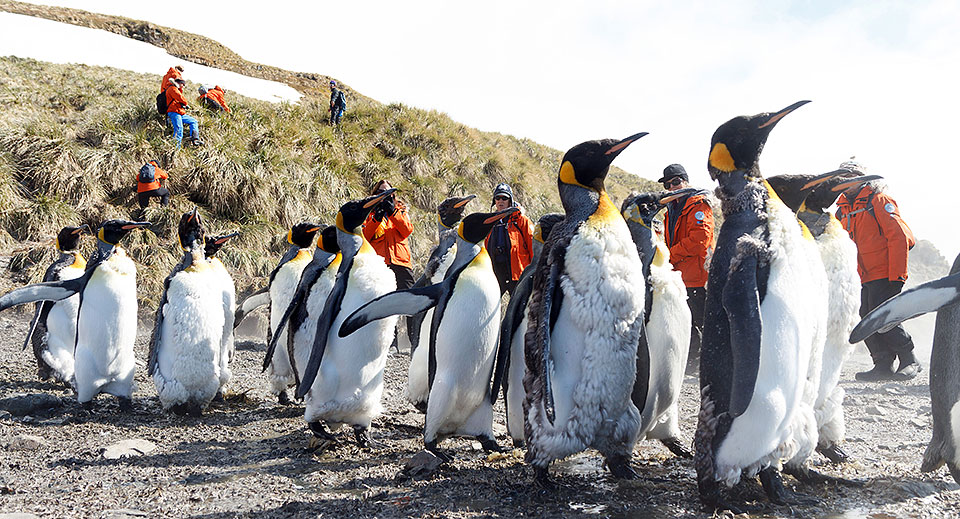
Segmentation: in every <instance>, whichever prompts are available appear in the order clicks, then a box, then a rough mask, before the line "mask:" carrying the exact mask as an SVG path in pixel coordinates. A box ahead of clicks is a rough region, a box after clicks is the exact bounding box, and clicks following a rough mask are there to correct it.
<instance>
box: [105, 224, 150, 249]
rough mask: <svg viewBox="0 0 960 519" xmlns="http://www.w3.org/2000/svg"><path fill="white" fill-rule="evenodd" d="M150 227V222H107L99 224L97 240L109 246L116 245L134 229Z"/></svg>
mask: <svg viewBox="0 0 960 519" xmlns="http://www.w3.org/2000/svg"><path fill="white" fill-rule="evenodd" d="M149 226H150V222H131V221H129V220H107V221H105V222H103V223H102V224H100V228H99V229H98V230H97V239H98V240H100V241H102V242H104V243H106V244H109V245H116V244H118V243H120V240H122V239H123V238H124V236H126V235H127V234H129V233H130V231H132V230H134V229H145V228H147V227H149Z"/></svg>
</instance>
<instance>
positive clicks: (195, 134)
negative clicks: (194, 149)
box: [167, 112, 200, 148]
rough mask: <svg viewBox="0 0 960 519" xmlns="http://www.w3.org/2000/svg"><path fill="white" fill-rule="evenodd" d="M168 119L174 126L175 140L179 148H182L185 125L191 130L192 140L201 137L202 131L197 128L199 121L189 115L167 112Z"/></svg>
mask: <svg viewBox="0 0 960 519" xmlns="http://www.w3.org/2000/svg"><path fill="white" fill-rule="evenodd" d="M167 119H169V120H170V124H172V125H173V138H174V139H176V141H177V147H178V148H179V147H180V141H181V140H183V125H184V124H186V125H187V126H188V127H189V128H190V138H191V139H197V138H199V137H200V129H199V128H197V120H196V119H194V118H193V117H192V116H189V115H186V114H184V115H180V114H178V113H177V112H167Z"/></svg>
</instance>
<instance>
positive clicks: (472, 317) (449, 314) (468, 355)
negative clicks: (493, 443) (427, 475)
mask: <svg viewBox="0 0 960 519" xmlns="http://www.w3.org/2000/svg"><path fill="white" fill-rule="evenodd" d="M480 254H481V255H482V257H478V258H477V259H475V260H474V261H473V263H471V265H470V266H469V267H467V268H466V269H464V270H463V272H461V274H460V277H459V278H458V279H457V284H456V286H455V287H454V289H453V293H452V294H451V295H450V299H449V300H448V301H447V306H446V310H445V311H444V314H443V318H442V319H443V320H442V321H441V322H440V328H439V329H438V330H437V345H436V356H437V371H436V376H435V378H434V381H433V387H432V388H431V390H430V397H429V399H428V401H427V416H426V421H425V424H424V439H425V440H426V441H428V442H429V441H431V440H433V439H435V438H436V437H437V436H438V435H443V436H447V435H471V436H481V435H482V436H486V437H489V438H493V406H492V404H491V403H490V399H489V398H487V397H488V394H489V391H490V374H491V373H492V372H493V363H494V360H495V358H496V351H497V338H498V335H499V331H500V285H499V284H498V282H497V278H496V276H495V275H494V274H493V270H492V268H491V267H490V262H489V259H488V258H487V257H486V253H485V252H481V253H480Z"/></svg>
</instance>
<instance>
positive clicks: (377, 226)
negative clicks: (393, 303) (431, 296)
mask: <svg viewBox="0 0 960 519" xmlns="http://www.w3.org/2000/svg"><path fill="white" fill-rule="evenodd" d="M392 187H393V186H391V185H390V183H389V182H387V181H386V180H381V181H379V182H377V183H376V184H374V186H373V188H372V189H371V190H370V194H371V195H375V194H377V193H382V192H384V191H386V190H388V189H391V188H392ZM412 232H413V224H412V223H410V218H409V217H408V216H407V207H406V206H405V205H404V204H403V202H401V201H399V200H397V197H396V194H392V195H390V196H388V197H386V198H384V199H383V200H382V201H380V203H379V204H377V206H376V207H375V208H374V209H373V211H371V212H370V216H368V217H367V220H366V221H365V222H364V223H363V237H364V238H366V239H367V241H368V242H370V245H372V246H373V250H375V251H377V254H379V255H380V256H383V260H384V261H385V262H386V263H387V266H388V267H390V270H392V271H393V274H394V275H395V276H396V277H397V290H403V289H406V288H410V287H412V286H413V284H414V282H415V280H414V279H413V268H412V267H413V263H412V262H411V257H410V245H409V244H408V243H407V238H408V237H409V236H410V233H412Z"/></svg>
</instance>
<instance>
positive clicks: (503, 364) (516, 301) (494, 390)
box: [490, 266, 534, 404]
mask: <svg viewBox="0 0 960 519" xmlns="http://www.w3.org/2000/svg"><path fill="white" fill-rule="evenodd" d="M533 270H534V269H533V268H532V267H529V266H528V267H527V268H526V269H524V271H523V274H521V275H520V280H519V281H517V286H516V288H515V289H514V290H513V295H512V296H510V302H509V303H508V304H507V311H506V312H505V313H504V316H503V321H502V322H501V323H500V342H499V344H498V345H497V358H496V364H495V365H494V368H493V382H492V384H491V386H490V403H491V404H493V403H496V401H497V397H498V394H499V393H500V386H501V385H502V386H503V389H504V391H506V390H507V379H506V378H505V377H504V373H506V372H507V370H509V369H510V350H511V348H512V347H513V335H514V334H515V333H517V328H519V327H520V323H522V322H523V314H524V312H526V310H527V303H529V301H530V293H531V292H532V291H533V279H532V278H533V275H532V274H533Z"/></svg>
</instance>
